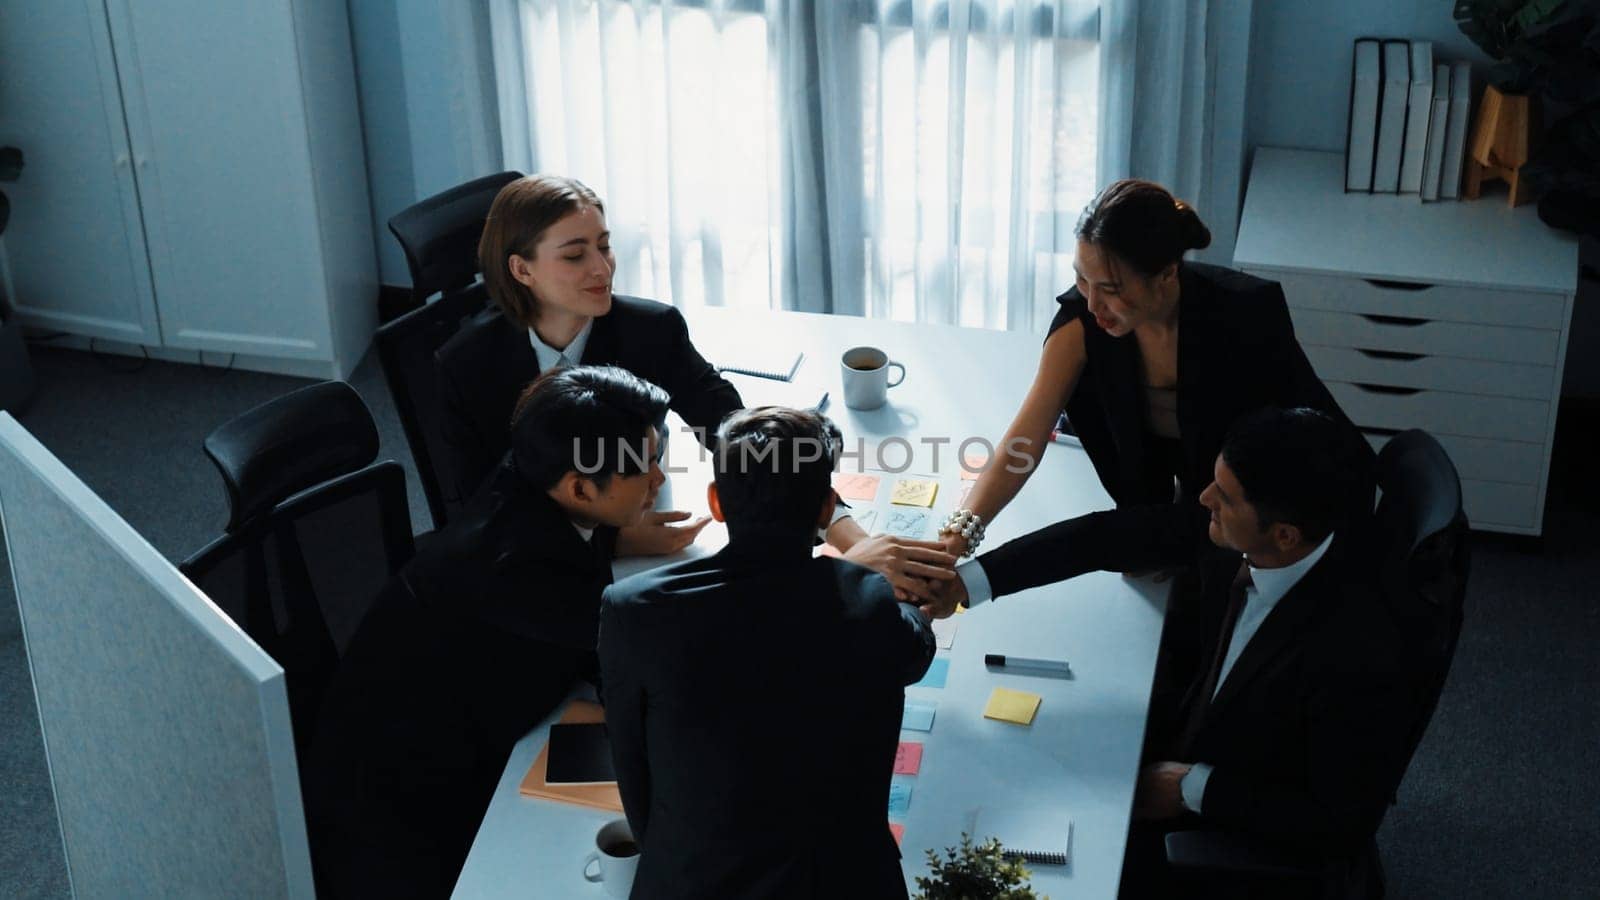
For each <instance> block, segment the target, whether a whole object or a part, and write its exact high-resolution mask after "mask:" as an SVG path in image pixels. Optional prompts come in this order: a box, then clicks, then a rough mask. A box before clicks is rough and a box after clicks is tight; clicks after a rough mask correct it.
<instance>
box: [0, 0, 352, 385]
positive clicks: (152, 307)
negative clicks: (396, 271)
mask: <svg viewBox="0 0 1600 900" xmlns="http://www.w3.org/2000/svg"><path fill="white" fill-rule="evenodd" d="M0 144H14V145H16V146H18V147H20V148H22V150H23V152H24V154H25V155H26V157H27V166H26V168H25V169H24V170H23V173H22V178H21V179H20V180H19V181H17V182H16V183H14V184H9V185H7V186H6V191H7V193H8V194H10V196H11V200H12V214H13V217H12V221H11V225H10V227H9V228H8V229H7V230H6V234H5V240H4V242H3V245H0V250H3V253H0V262H3V263H4V269H5V274H6V278H7V282H8V284H9V287H10V292H9V294H10V299H11V301H12V303H13V305H14V306H15V307H16V309H17V311H18V313H19V318H20V320H21V321H22V322H23V323H25V324H27V325H31V326H34V327H37V328H43V329H47V330H50V331H59V332H65V333H67V334H70V335H76V336H81V337H83V338H99V339H102V340H110V341H114V342H121V343H124V344H137V345H141V346H145V347H152V348H159V351H160V352H161V353H170V352H171V351H174V350H178V351H183V352H185V353H187V352H189V351H215V352H218V353H234V354H238V361H237V364H238V365H239V366H240V367H246V368H258V369H268V370H275V371H284V372H289V373H292V374H298V375H309V376H318V377H343V376H344V375H346V374H347V373H348V372H349V371H350V370H351V369H353V368H354V367H355V365H356V363H357V362H359V361H360V359H361V355H362V354H363V353H364V352H365V350H366V348H367V346H368V345H369V344H370V342H371V339H372V334H373V331H374V330H375V328H376V327H377V308H376V301H377V264H376V259H375V255H374V245H373V239H372V226H371V209H370V206H369V204H368V202H367V173H366V164H365V160H364V155H363V145H362V136H361V121H360V111H359V109H358V106H357V99H356V89H355V67H354V61H353V58H352V53H351V49H350V28H349V23H348V21H347V18H346V4H345V3H344V2H343V0H248V2H246V0H212V2H204V3H160V2H146V0H16V2H9V3H4V4H0ZM169 358H170V357H169ZM213 361H216V362H221V359H220V358H219V357H216V356H213Z"/></svg>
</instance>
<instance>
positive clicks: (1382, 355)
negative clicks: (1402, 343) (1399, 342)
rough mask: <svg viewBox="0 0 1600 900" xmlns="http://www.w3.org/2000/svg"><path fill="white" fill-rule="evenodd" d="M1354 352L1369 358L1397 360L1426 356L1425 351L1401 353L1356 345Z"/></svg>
mask: <svg viewBox="0 0 1600 900" xmlns="http://www.w3.org/2000/svg"><path fill="white" fill-rule="evenodd" d="M1356 352H1357V353H1359V354H1361V355H1362V356H1365V357H1369V358H1371V359H1392V360H1396V361H1398V362H1413V361H1415V360H1419V359H1422V358H1424V357H1425V356H1427V354H1425V353H1401V352H1400V351H1399V350H1368V349H1366V348H1365V347H1357V348H1356Z"/></svg>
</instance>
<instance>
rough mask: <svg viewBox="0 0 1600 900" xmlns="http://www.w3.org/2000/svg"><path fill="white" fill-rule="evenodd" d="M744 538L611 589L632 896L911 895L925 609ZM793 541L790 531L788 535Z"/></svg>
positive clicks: (927, 649)
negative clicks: (902, 797) (899, 755)
mask: <svg viewBox="0 0 1600 900" xmlns="http://www.w3.org/2000/svg"><path fill="white" fill-rule="evenodd" d="M797 540H798V542H799V544H800V545H801V546H800V547H799V548H797V549H796V550H795V551H793V552H791V553H788V554H787V555H775V554H774V553H772V552H771V551H765V552H763V551H755V552H749V551H746V550H744V549H741V548H739V547H738V546H737V545H734V546H730V548H729V549H727V550H724V551H723V552H721V553H719V554H717V555H715V556H712V557H708V558H704V559H698V560H691V561H688V562H684V563H679V564H676V565H672V566H667V567H664V568H661V569H657V570H655V571H653V572H647V573H644V574H641V575H636V576H634V577H632V578H629V579H627V580H625V581H622V582H618V583H617V584H615V585H613V586H612V587H611V588H609V589H607V591H606V595H605V602H604V605H603V607H602V609H601V613H600V617H601V623H600V665H601V672H602V674H603V682H602V683H603V685H604V694H605V701H606V724H607V727H608V729H609V730H610V733H611V742H612V753H613V756H614V758H615V761H616V767H617V778H618V781H619V783H620V785H621V788H622V802H623V806H624V807H625V808H626V810H627V814H628V821H629V823H630V824H631V825H632V826H633V831H634V834H635V835H636V836H637V837H638V838H639V843H640V848H641V850H642V856H641V858H640V863H639V872H638V876H637V878H636V880H635V881H634V890H633V896H634V897H639V898H649V900H671V898H684V900H689V898H705V897H739V898H743V900H760V898H811V897H817V898H821V897H827V898H858V897H859V898H863V900H865V898H872V900H881V898H886V897H904V896H905V895H906V889H905V878H904V875H903V874H902V872H901V868H900V854H899V849H898V847H897V846H896V845H895V842H894V838H893V837H892V836H891V835H890V833H889V829H888V825H887V821H888V818H887V803H888V796H889V781H890V774H891V771H892V769H893V767H894V755H895V748H896V745H897V744H898V742H899V739H900V717H901V713H902V711H903V708H904V700H905V697H904V691H903V687H904V686H905V685H907V684H911V683H913V682H915V681H916V680H917V679H919V678H920V677H922V674H923V673H924V672H925V671H926V670H927V667H928V663H929V661H930V660H931V659H932V658H933V651H934V641H933V634H932V631H931V629H930V628H929V626H928V623H927V621H926V620H925V619H924V618H923V617H922V614H921V613H919V612H917V610H916V609H915V608H914V607H912V606H910V605H906V604H901V603H897V602H896V601H895V599H894V594H893V591H892V590H891V589H890V587H889V584H888V582H886V581H884V579H883V577H882V576H880V575H877V574H874V573H873V572H871V571H870V570H868V569H865V568H862V567H860V566H856V565H854V564H852V563H846V562H843V561H840V560H835V559H828V558H817V559H812V558H810V557H809V548H808V547H806V546H804V545H805V543H806V540H805V537H804V536H803V535H802V536H799V537H798V539H797ZM790 543H791V544H792V543H794V542H790Z"/></svg>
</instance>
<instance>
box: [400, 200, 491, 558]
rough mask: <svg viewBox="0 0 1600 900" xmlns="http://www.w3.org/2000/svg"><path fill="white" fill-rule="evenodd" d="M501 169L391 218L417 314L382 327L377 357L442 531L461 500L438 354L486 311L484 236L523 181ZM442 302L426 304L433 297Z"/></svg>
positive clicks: (431, 512) (436, 524)
mask: <svg viewBox="0 0 1600 900" xmlns="http://www.w3.org/2000/svg"><path fill="white" fill-rule="evenodd" d="M521 177H522V175H521V173H519V172H501V173H500V174H498V175H489V176H486V177H484V178H479V179H476V180H474V181H469V182H467V183H466V184H463V185H460V186H459V187H454V188H451V189H450V190H448V191H445V192H444V193H442V194H438V195H435V196H433V197H429V198H427V199H426V200H423V201H421V202H419V203H417V204H416V205H415V206H412V207H410V208H408V209H405V210H403V211H401V212H400V213H399V214H397V215H396V216H395V217H394V218H392V219H390V220H389V230H390V231H392V232H394V236H395V237H396V238H397V239H398V240H399V241H400V246H401V248H402V249H404V250H405V253H406V264H407V265H408V266H410V268H411V284H412V294H411V296H412V301H413V303H414V304H415V306H414V308H413V309H411V311H409V312H407V313H405V314H404V315H402V316H400V317H399V318H396V319H394V320H393V321H391V322H387V323H385V324H384V325H383V326H382V327H381V328H379V329H378V336H377V343H378V361H379V362H380V363H381V364H382V365H383V377H384V380H385V381H387V382H388V383H389V393H390V394H392V395H393V396H394V405H395V411H396V412H398V413H399V414H400V427H401V428H403V429H404V430H405V435H406V443H407V444H409V445H410V447H411V458H412V460H413V461H414V462H415V463H416V466H417V479H418V480H419V481H420V482H421V483H422V494H423V496H424V497H426V498H427V500H428V515H429V516H430V517H431V518H432V519H433V527H434V528H443V527H444V525H445V523H446V522H447V521H449V518H450V513H452V512H454V511H455V510H456V509H458V508H459V507H460V504H461V500H462V499H463V498H460V497H456V496H454V493H453V491H452V490H451V489H450V487H449V486H450V485H451V484H452V483H453V482H452V479H450V478H449V477H447V475H446V474H445V472H444V471H443V466H444V464H445V463H444V461H445V450H444V442H443V438H442V436H441V435H442V431H441V425H440V404H439V382H438V373H437V371H436V370H435V367H434V354H435V353H436V352H437V351H438V350H439V348H440V347H442V346H444V344H445V342H446V341H448V340H450V338H451V337H452V336H454V335H455V333H456V332H457V331H459V330H460V329H461V323H462V322H463V321H465V320H466V319H468V318H470V317H471V316H474V315H477V314H479V313H484V314H487V312H486V310H487V307H488V305H489V298H488V293H487V291H485V290H484V287H483V284H482V282H479V281H478V280H477V276H478V238H479V236H480V235H481V234H482V233H483V223H484V220H485V219H487V218H488V216H489V206H490V205H491V204H492V203H493V202H494V198H495V195H496V194H498V193H499V192H500V189H501V188H503V187H505V186H506V185H507V184H509V183H510V182H512V181H515V180H516V179H518V178H521ZM436 293H437V294H439V295H440V296H439V299H438V300H436V301H434V302H433V303H426V302H425V301H426V300H427V298H428V297H431V296H432V295H434V294H436Z"/></svg>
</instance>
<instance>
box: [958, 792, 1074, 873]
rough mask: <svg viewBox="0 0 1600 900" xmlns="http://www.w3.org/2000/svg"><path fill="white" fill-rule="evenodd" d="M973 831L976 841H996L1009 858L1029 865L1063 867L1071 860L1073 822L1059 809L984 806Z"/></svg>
mask: <svg viewBox="0 0 1600 900" xmlns="http://www.w3.org/2000/svg"><path fill="white" fill-rule="evenodd" d="M972 831H973V835H974V837H975V838H976V839H977V840H979V841H987V840H988V839H989V838H995V839H997V840H998V841H1000V849H1001V850H1002V851H1003V852H1004V853H1005V854H1006V855H1007V856H1020V857H1022V858H1023V859H1025V860H1027V861H1028V862H1034V863H1046V864H1049V865H1056V866H1064V865H1066V864H1067V860H1069V859H1070V858H1071V851H1072V819H1071V818H1070V817H1069V816H1067V815H1066V814H1065V813H1063V812H1062V811H1060V810H1054V809H1045V808H1041V807H1031V808H1014V807H1003V806H1002V807H984V808H982V809H979V810H978V821H977V823H976V824H975V825H974V826H973V828H972Z"/></svg>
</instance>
